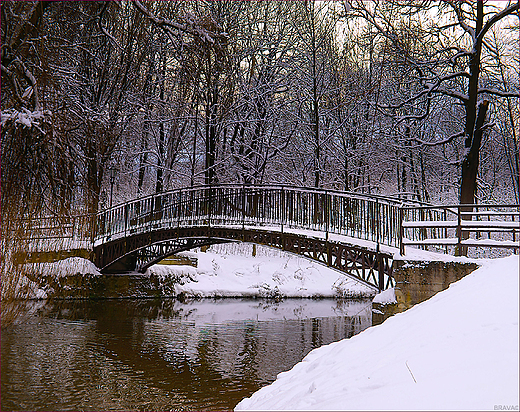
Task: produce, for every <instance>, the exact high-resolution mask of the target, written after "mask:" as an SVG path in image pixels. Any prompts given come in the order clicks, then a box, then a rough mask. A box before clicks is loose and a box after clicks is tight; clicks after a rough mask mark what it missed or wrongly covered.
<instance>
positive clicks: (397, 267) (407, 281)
mask: <svg viewBox="0 0 520 412" xmlns="http://www.w3.org/2000/svg"><path fill="white" fill-rule="evenodd" d="M477 268H478V265H477V264H476V263H472V262H439V261H417V260H406V259H395V260H394V261H393V271H392V276H393V277H394V279H395V298H396V300H397V304H398V306H400V308H401V309H403V310H405V309H408V308H410V307H411V306H413V305H415V304H417V303H420V302H423V301H425V300H427V299H429V298H431V297H432V296H433V295H435V294H436V293H437V292H440V291H442V290H445V289H447V288H448V287H449V285H450V284H451V283H453V282H456V281H458V280H460V279H462V278H463V277H464V276H466V275H468V274H470V273H471V272H473V271H474V270H475V269H477Z"/></svg>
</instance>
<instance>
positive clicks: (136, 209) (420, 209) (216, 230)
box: [15, 185, 520, 290]
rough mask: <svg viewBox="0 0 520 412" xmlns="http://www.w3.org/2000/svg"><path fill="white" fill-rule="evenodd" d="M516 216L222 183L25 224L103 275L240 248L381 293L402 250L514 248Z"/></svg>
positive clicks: (51, 247) (50, 246)
mask: <svg viewBox="0 0 520 412" xmlns="http://www.w3.org/2000/svg"><path fill="white" fill-rule="evenodd" d="M519 210H520V208H519V206H518V205H452V206H431V205H430V206H424V205H417V204H413V203H412V202H407V203H406V204H405V203H404V202H403V201H402V200H398V199H394V198H389V197H384V196H374V195H363V194H358V193H347V192H340V191H333V190H324V189H312V188H301V187H294V186H277V185H271V186H244V185H219V186H201V187H196V188H187V189H178V190H174V191H171V192H165V193H161V194H158V195H153V196H148V197H144V198H141V199H137V200H133V201H130V202H127V203H124V204H121V205H118V206H115V207H112V208H110V209H108V210H105V211H102V212H100V213H98V215H97V216H96V219H92V218H91V217H89V216H77V217H59V218H48V217H46V218H41V219H33V220H28V221H24V223H23V224H25V225H26V226H25V227H24V229H25V232H26V233H28V234H29V241H30V242H31V243H30V245H31V248H30V249H32V250H34V251H35V250H43V251H46V252H44V253H46V254H47V258H48V257H49V253H50V254H55V255H56V256H59V257H61V258H64V257H68V256H83V255H85V253H87V254H89V253H90V255H91V256H92V257H93V260H94V262H95V263H96V265H97V266H98V267H99V268H100V269H101V271H102V272H104V273H126V272H129V271H135V270H137V271H141V272H144V271H145V270H146V268H148V267H149V266H151V265H153V264H155V263H158V262H160V261H161V260H162V259H164V258H165V257H167V256H169V255H172V254H175V253H177V252H180V251H184V250H188V249H192V248H196V247H201V246H206V245H212V244H217V243H225V242H237V241H238V242H251V243H256V244H260V245H266V246H270V247H274V248H278V249H282V250H284V251H287V252H291V253H296V254H298V255H302V256H304V257H307V258H310V259H313V260H315V261H318V262H321V263H322V264H325V265H327V266H329V267H331V268H334V269H337V270H339V271H341V272H343V273H345V274H347V275H349V276H352V277H354V278H356V279H358V280H359V281H361V282H363V283H365V284H368V285H371V286H373V287H376V288H378V289H379V290H384V289H387V288H388V287H391V286H393V285H394V279H393V277H392V267H393V258H394V256H395V255H397V254H399V253H400V255H404V254H405V246H407V245H414V246H418V247H421V248H425V249H429V250H434V251H437V252H444V253H455V254H458V255H461V254H465V253H466V252H467V250H468V248H474V249H473V250H476V251H477V252H478V251H479V250H480V251H482V250H486V251H487V250H488V249H489V248H491V247H492V248H506V249H513V250H515V251H517V250H518V248H519V244H518V235H519V232H520V230H519V225H520V223H519V220H520V219H519ZM92 241H93V243H92ZM67 242H68V243H67ZM35 245H37V246H35ZM60 245H61V246H60ZM71 245H73V246H71ZM78 245H82V246H78ZM49 251H50V252H49ZM52 251H59V253H58V254H56V252H52ZM64 251H65V252H66V253H64ZM92 251H93V253H92ZM79 252H82V253H83V254H78V253H79ZM37 253H38V252H37ZM37 253H36V254H37ZM67 253H68V254H67ZM17 255H20V256H19V257H18V258H17V259H18V261H19V262H24V261H31V259H32V261H34V255H35V254H34V253H33V254H31V253H27V252H25V253H24V252H19V253H18V254H16V253H15V257H16V256H17ZM52 256H54V255H52Z"/></svg>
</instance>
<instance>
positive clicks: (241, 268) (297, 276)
mask: <svg viewBox="0 0 520 412" xmlns="http://www.w3.org/2000/svg"><path fill="white" fill-rule="evenodd" d="M196 257H197V260H198V265H197V268H194V267H190V266H176V265H154V266H151V267H150V269H149V271H150V272H151V273H155V274H160V275H161V276H171V275H175V276H177V277H179V278H182V282H180V283H179V284H176V285H175V292H176V293H177V294H179V293H183V294H185V295H187V296H198V297H249V296H257V297H265V298H277V297H328V298H330V297H338V298H346V297H351V298H372V297H373V296H374V294H375V292H374V290H373V289H372V288H369V287H368V286H365V285H364V284H362V283H360V282H358V281H356V280H354V279H351V278H348V277H346V276H345V275H343V274H341V273H339V272H337V271H335V270H332V269H330V268H327V267H325V266H323V265H320V264H318V263H314V262H311V261H309V260H307V259H304V258H301V257H298V256H294V255H287V254H283V255H282V254H279V255H276V254H273V255H269V254H264V253H259V254H258V255H257V256H254V257H253V256H251V255H249V256H246V255H242V256H241V255H240V254H237V255H222V254H221V253H214V252H211V251H207V252H205V253H204V252H199V253H197V254H196Z"/></svg>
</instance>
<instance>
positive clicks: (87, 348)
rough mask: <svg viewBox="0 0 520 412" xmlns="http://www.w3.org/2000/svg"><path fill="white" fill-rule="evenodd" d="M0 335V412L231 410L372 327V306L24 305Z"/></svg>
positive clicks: (236, 302)
mask: <svg viewBox="0 0 520 412" xmlns="http://www.w3.org/2000/svg"><path fill="white" fill-rule="evenodd" d="M22 313H23V316H21V317H20V318H19V319H18V321H17V322H15V323H14V324H12V325H10V326H8V327H4V328H2V335H1V356H2V357H1V409H2V410H53V411H55V410H154V411H157V410H161V411H162V410H229V409H232V408H233V407H234V406H235V405H236V404H237V403H238V402H239V401H240V400H241V399H243V398H244V397H247V396H251V394H252V393H253V392H255V391H256V390H258V389H260V388H261V387H262V386H265V385H266V384H268V383H270V382H272V381H274V379H275V378H276V375H277V374H278V373H280V372H282V371H286V370H288V369H290V368H292V366H294V365H295V364H296V363H298V362H299V361H301V360H302V359H303V357H304V356H305V355H306V354H307V353H308V352H309V351H311V350H312V349H314V348H317V347H319V346H322V345H326V344H328V343H331V342H334V341H337V340H340V339H343V338H347V337H351V336H353V335H355V334H357V333H359V332H361V331H362V330H364V329H366V328H367V327H369V326H371V325H372V305H371V302H370V301H337V300H332V299H320V300H312V299H287V300H285V301H282V302H270V301H265V300H255V299H221V300H200V301H193V302H186V303H181V302H179V301H177V300H168V299H163V300H99V301H87V300H76V301H54V302H47V303H43V302H33V303H30V304H27V306H26V307H24V308H23V310H22Z"/></svg>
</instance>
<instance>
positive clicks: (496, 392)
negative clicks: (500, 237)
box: [235, 256, 519, 410]
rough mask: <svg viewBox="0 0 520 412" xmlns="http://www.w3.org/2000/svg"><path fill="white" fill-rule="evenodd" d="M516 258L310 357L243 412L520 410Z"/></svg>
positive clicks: (248, 403) (490, 264)
mask: <svg viewBox="0 0 520 412" xmlns="http://www.w3.org/2000/svg"><path fill="white" fill-rule="evenodd" d="M518 277H519V261H518V256H511V257H508V258H504V259H497V260H494V261H490V262H488V263H486V264H485V265H484V266H483V267H481V268H480V269H478V270H476V271H475V272H473V273H472V274H470V275H468V276H466V277H465V278H464V279H462V280H460V281H459V282H456V283H454V284H452V285H451V286H450V287H449V288H448V289H447V290H445V291H443V292H440V293H438V294H437V295H435V296H434V297H433V298H431V299H429V300H428V301H426V302H423V303H421V304H419V305H417V306H415V307H413V308H412V309H410V310H408V311H406V312H404V313H401V314H398V315H395V316H393V317H391V318H389V319H387V320H386V321H385V322H384V323H383V324H381V325H379V326H375V327H372V328H369V329H367V330H365V331H364V332H362V333H361V334H359V335H356V336H354V337H353V338H351V339H347V340H342V341H339V342H336V343H333V344H330V345H327V346H324V347H321V348H318V349H315V350H314V351H312V352H310V353H309V354H308V355H307V356H306V357H305V358H304V360H303V361H302V362H300V363H298V364H297V365H295V366H294V368H293V369H291V370H290V371H288V372H283V373H281V374H279V375H278V378H277V380H276V381H275V382H274V383H273V384H271V385H269V386H267V387H265V388H262V389H261V390H259V391H258V392H256V393H255V394H254V395H253V396H252V397H251V398H247V399H244V400H242V402H240V403H239V404H238V405H237V407H236V409H235V410H287V409H289V410H441V409H445V410H446V409H447V410H493V409H495V410H497V409H498V408H501V407H502V408H503V407H509V408H510V410H511V409H514V408H515V407H516V410H518V404H519V400H518V397H519V363H518V362H519V359H518V352H519V338H518V335H519V327H518V317H519V307H518V293H519V290H518V286H519V285H518Z"/></svg>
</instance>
